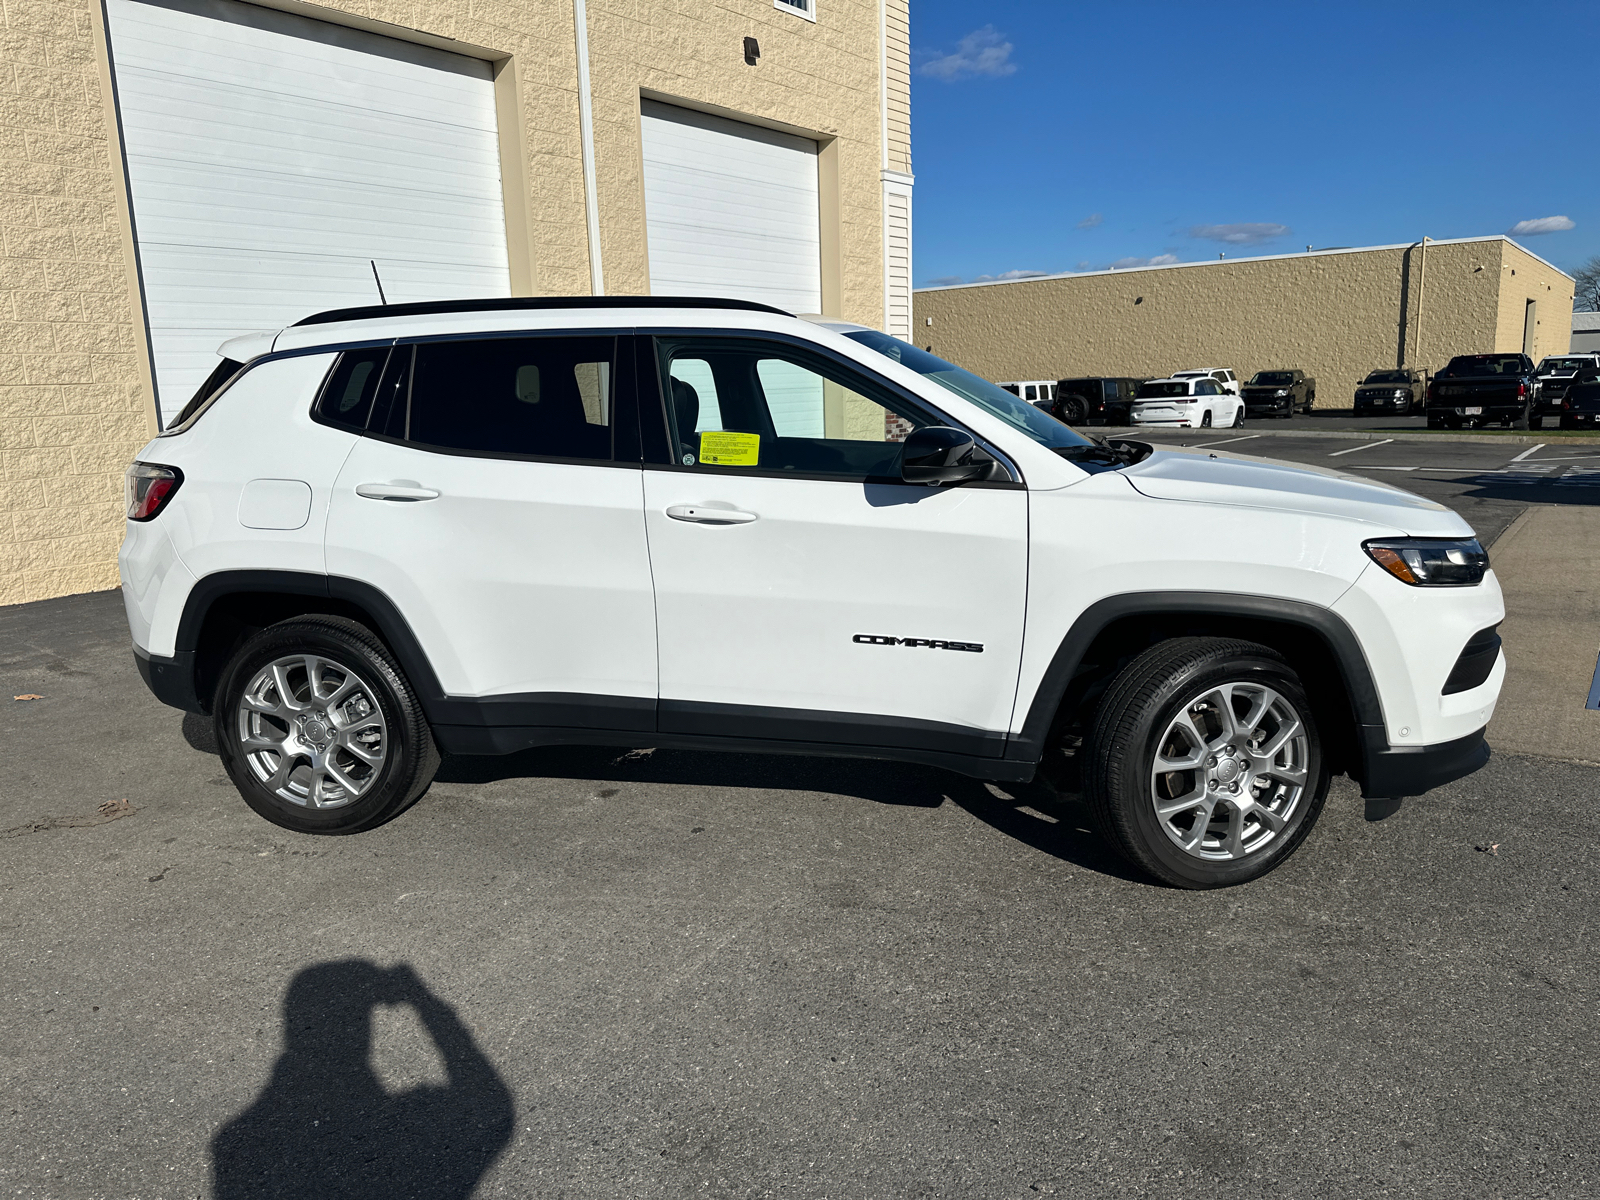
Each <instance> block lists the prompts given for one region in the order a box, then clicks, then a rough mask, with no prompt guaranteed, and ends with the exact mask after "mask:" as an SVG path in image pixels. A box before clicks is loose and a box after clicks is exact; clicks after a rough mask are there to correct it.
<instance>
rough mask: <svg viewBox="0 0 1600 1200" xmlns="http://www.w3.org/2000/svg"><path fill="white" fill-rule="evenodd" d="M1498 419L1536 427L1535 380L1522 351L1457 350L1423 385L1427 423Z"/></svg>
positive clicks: (1539, 420)
mask: <svg viewBox="0 0 1600 1200" xmlns="http://www.w3.org/2000/svg"><path fill="white" fill-rule="evenodd" d="M1495 422H1498V423H1500V424H1502V425H1505V426H1506V427H1508V428H1510V429H1529V428H1532V429H1539V428H1542V427H1543V425H1544V416H1543V415H1542V414H1541V413H1540V412H1539V379H1538V376H1536V375H1535V374H1534V373H1533V360H1532V359H1531V358H1529V357H1528V356H1527V355H1526V354H1458V355H1456V357H1454V358H1452V359H1451V360H1450V362H1449V364H1448V365H1447V366H1446V367H1445V369H1444V370H1442V371H1440V372H1439V373H1438V374H1437V375H1435V376H1434V377H1433V382H1432V383H1430V384H1428V428H1429V429H1460V428H1462V427H1463V426H1465V427H1468V428H1470V427H1472V426H1474V425H1488V424H1491V423H1495Z"/></svg>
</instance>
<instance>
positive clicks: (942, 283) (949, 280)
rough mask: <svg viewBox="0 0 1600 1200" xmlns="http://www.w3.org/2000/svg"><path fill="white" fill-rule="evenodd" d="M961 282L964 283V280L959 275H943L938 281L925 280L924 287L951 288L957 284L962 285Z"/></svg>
mask: <svg viewBox="0 0 1600 1200" xmlns="http://www.w3.org/2000/svg"><path fill="white" fill-rule="evenodd" d="M960 282H962V279H961V276H959V275H941V276H939V277H938V278H937V279H924V280H923V281H922V286H923V287H950V286H952V285H953V284H957V283H960Z"/></svg>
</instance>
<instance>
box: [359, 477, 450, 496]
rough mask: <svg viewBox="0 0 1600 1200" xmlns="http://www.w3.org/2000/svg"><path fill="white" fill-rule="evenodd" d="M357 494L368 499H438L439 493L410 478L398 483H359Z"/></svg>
mask: <svg viewBox="0 0 1600 1200" xmlns="http://www.w3.org/2000/svg"><path fill="white" fill-rule="evenodd" d="M356 495H358V496H364V497H366V499H368V500H400V501H408V500H437V499H438V498H439V493H438V492H436V491H434V490H433V489H432V488H425V487H419V486H418V485H416V484H415V483H412V482H411V481H410V480H404V481H402V482H398V483H358V484H356Z"/></svg>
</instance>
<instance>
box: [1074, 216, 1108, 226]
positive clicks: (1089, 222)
mask: <svg viewBox="0 0 1600 1200" xmlns="http://www.w3.org/2000/svg"><path fill="white" fill-rule="evenodd" d="M1105 220H1106V219H1105V218H1104V217H1103V216H1101V215H1100V214H1099V213H1090V214H1089V215H1088V216H1087V217H1085V218H1084V219H1083V220H1081V221H1079V222H1078V228H1079V229H1093V228H1094V227H1095V226H1096V225H1103V224H1105Z"/></svg>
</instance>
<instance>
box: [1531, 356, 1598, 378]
mask: <svg viewBox="0 0 1600 1200" xmlns="http://www.w3.org/2000/svg"><path fill="white" fill-rule="evenodd" d="M1592 366H1594V359H1592V358H1547V359H1545V360H1544V361H1543V362H1542V363H1540V364H1539V374H1541V375H1571V374H1572V373H1573V372H1574V371H1581V370H1583V369H1584V368H1585V367H1592Z"/></svg>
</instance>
